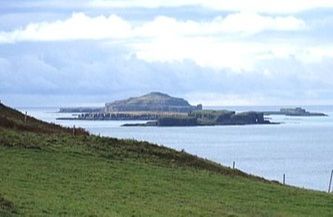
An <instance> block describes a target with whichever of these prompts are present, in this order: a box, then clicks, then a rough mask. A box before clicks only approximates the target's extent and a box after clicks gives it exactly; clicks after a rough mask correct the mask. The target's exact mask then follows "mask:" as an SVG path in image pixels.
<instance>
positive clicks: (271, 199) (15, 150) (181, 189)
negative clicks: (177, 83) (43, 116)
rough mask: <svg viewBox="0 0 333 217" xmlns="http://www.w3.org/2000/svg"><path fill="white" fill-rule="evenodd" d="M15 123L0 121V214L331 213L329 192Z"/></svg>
mask: <svg viewBox="0 0 333 217" xmlns="http://www.w3.org/2000/svg"><path fill="white" fill-rule="evenodd" d="M0 112H1V108H0ZM1 114H3V113H0V116H1ZM15 115H17V117H15ZM16 118H18V119H20V118H22V117H21V116H20V114H16V113H13V114H12V115H10V116H8V117H7V118H6V119H8V121H9V122H10V121H15V123H17V125H13V126H14V127H8V126H7V124H6V125H2V126H1V123H3V122H0V216H8V217H13V216H157V217H158V216H230V217H231V216H272V217H274V216H332V215H333V196H332V195H331V194H327V193H323V192H316V191H310V190H304V189H300V188H295V187H289V186H283V185H281V184H279V183H275V182H269V181H266V180H263V179H261V178H258V177H254V176H249V175H247V174H245V173H242V172H241V171H238V170H232V169H230V168H226V167H223V166H221V165H218V164H216V163H213V162H210V161H207V160H204V159H200V158H197V157H195V156H192V155H189V154H187V153H184V152H177V151H174V150H172V149H168V148H165V147H161V146H157V145H153V144H149V143H145V142H136V141H133V140H117V139H111V138H102V137H97V136H89V135H86V134H84V133H82V134H81V135H77V136H72V135H71V133H70V132H71V131H70V130H68V132H67V131H66V130H61V129H58V128H52V129H57V130H54V131H52V132H49V131H47V130H45V132H44V133H39V132H38V131H37V130H32V129H33V128H25V129H24V130H22V129H21V127H17V126H19V125H20V124H22V123H20V122H19V121H17V120H16ZM8 121H7V122H6V123H8ZM40 124H41V125H38V126H39V127H42V128H47V127H48V125H47V124H45V123H40ZM11 126H12V125H11Z"/></svg>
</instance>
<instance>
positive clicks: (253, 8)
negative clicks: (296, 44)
mask: <svg viewBox="0 0 333 217" xmlns="http://www.w3.org/2000/svg"><path fill="white" fill-rule="evenodd" d="M87 5H88V6H91V7H96V8H115V7H116V8H134V7H141V8H160V7H182V6H201V7H204V8H209V9H213V10H220V11H236V12H238V11H241V12H251V13H253V12H254V13H258V12H259V13H275V14H276V13H277V14H288V13H297V12H302V11H306V10H312V9H317V8H333V1H332V0H315V1H306V0H305V1H304V0H293V1H290V0H280V1H276V0H247V1H244V0H232V1H230V0H209V1H207V0H169V1H156V0H135V1H133V0H93V1H90V2H88V3H87Z"/></svg>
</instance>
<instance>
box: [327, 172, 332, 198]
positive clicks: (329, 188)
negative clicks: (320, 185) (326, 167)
mask: <svg viewBox="0 0 333 217" xmlns="http://www.w3.org/2000/svg"><path fill="white" fill-rule="evenodd" d="M332 176H333V170H332V171H331V178H330V183H329V185H328V193H330V192H331V185H332Z"/></svg>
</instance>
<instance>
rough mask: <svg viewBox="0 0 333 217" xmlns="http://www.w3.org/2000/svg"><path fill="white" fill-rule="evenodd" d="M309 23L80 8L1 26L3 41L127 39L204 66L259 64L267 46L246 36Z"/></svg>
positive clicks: (138, 50)
mask: <svg viewBox="0 0 333 217" xmlns="http://www.w3.org/2000/svg"><path fill="white" fill-rule="evenodd" d="M305 29H306V24H305V23H304V21H302V20H300V19H298V18H295V17H291V16H277V17H276V16H275V17H271V16H263V15H258V14H253V13H233V14H230V15H227V16H226V17H220V16H218V17H215V18H213V19H211V20H206V21H194V20H177V19H175V18H172V17H166V16H158V17H156V18H155V19H153V20H150V21H145V22H141V23H131V22H129V21H127V20H124V19H122V18H121V17H119V16H117V15H110V16H104V15H100V16H95V17H90V16H87V15H86V14H84V13H74V14H72V16H71V17H70V18H68V19H65V20H57V21H54V22H38V23H31V24H29V25H27V26H26V27H24V28H19V29H16V30H13V31H7V32H0V43H16V42H21V41H73V40H105V41H110V42H112V43H115V42H116V43H121V44H122V45H123V46H125V47H126V48H127V49H129V50H130V52H131V53H134V54H135V55H137V56H138V57H139V58H140V59H143V60H146V61H148V62H152V61H162V62H163V61H184V60H186V59H189V60H192V61H195V62H196V63H197V64H199V65H200V66H203V67H213V68H223V67H227V68H228V67H229V68H232V69H240V70H241V69H245V68H246V69H250V68H251V67H252V66H253V64H254V63H255V62H254V61H256V59H254V57H252V58H250V57H251V56H253V55H255V54H256V53H258V52H264V51H266V50H267V49H266V50H263V49H262V48H261V47H260V46H259V47H256V46H257V43H245V42H244V38H246V37H249V36H251V35H255V34H258V33H260V32H265V31H304V30H305ZM228 38H229V39H228ZM230 38H232V40H230ZM237 38H238V39H240V40H238V41H237ZM267 52H268V51H267Z"/></svg>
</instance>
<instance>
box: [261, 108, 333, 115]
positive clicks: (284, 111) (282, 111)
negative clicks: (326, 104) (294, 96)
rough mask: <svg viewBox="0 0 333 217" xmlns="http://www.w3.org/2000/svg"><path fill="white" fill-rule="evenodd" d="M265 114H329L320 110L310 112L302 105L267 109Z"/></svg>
mask: <svg viewBox="0 0 333 217" xmlns="http://www.w3.org/2000/svg"><path fill="white" fill-rule="evenodd" d="M264 114H265V115H287V116H327V114H324V113H319V112H309V111H306V110H305V109H303V108H301V107H296V108H281V109H280V111H267V112H264Z"/></svg>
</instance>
